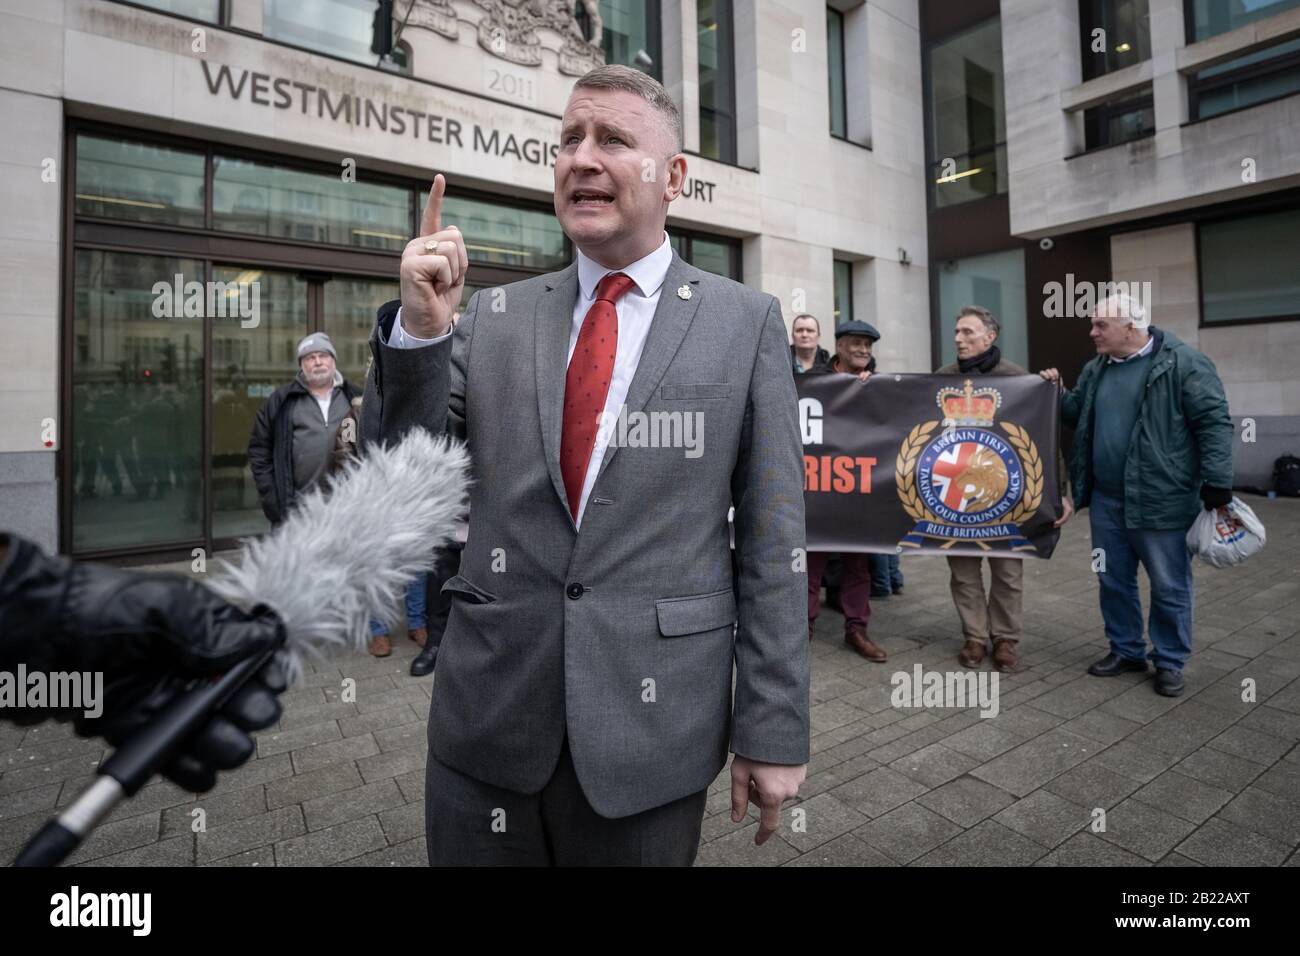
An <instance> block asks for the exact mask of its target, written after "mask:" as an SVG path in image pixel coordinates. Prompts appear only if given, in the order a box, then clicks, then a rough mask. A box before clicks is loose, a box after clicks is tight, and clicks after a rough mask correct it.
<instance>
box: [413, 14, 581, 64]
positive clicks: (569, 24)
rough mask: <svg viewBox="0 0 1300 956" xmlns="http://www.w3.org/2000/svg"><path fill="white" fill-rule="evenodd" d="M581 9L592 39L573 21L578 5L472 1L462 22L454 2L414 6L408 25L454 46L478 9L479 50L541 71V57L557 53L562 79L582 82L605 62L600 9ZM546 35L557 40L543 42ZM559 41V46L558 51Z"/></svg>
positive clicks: (575, 19) (551, 39) (575, 20)
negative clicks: (544, 53)
mask: <svg viewBox="0 0 1300 956" xmlns="http://www.w3.org/2000/svg"><path fill="white" fill-rule="evenodd" d="M581 3H582V8H583V12H584V13H585V14H586V17H587V22H588V24H589V30H590V33H591V38H590V39H589V38H588V37H587V36H585V35H584V33H583V30H582V28H581V26H579V24H578V20H577V18H576V16H575V15H574V10H575V4H574V0H473V7H471V8H470V10H471V12H470V16H469V17H468V18H465V17H461V18H458V13H457V10H456V7H455V6H454V5H453V2H452V0H414V5H413V7H412V9H411V13H410V17H409V18H408V19H407V25H408V26H413V27H423V28H425V29H428V30H432V31H433V32H434V33H437V34H439V35H440V36H444V37H446V38H447V39H449V40H455V39H457V38H458V37H459V35H460V30H459V23H458V19H466V20H468V21H470V22H472V20H470V18H472V17H473V12H472V11H473V9H474V8H477V9H478V11H480V15H479V18H478V24H477V33H478V44H479V46H480V47H482V48H483V49H484V50H486V51H487V52H489V53H491V54H492V55H493V56H495V57H499V58H500V59H502V60H506V61H508V62H510V63H517V64H519V65H520V66H541V65H542V51H543V50H544V49H551V50H555V51H556V54H557V58H558V61H559V69H560V72H561V73H563V74H566V75H568V76H581V75H582V74H584V73H586V72H587V71H588V70H592V69H594V68H595V67H597V66H600V65H601V64H602V63H604V62H605V55H604V51H603V50H602V49H601V45H600V43H601V34H602V32H603V24H602V22H601V16H600V10H599V4H598V2H597V0H581ZM462 5H463V6H469V4H468V3H463V4H462ZM543 33H550V34H554V35H555V36H553V37H548V38H547V39H548V40H549V41H550V42H544V41H543ZM556 39H558V40H559V41H560V42H559V44H558V49H557V43H556Z"/></svg>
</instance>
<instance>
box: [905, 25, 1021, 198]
mask: <svg viewBox="0 0 1300 956" xmlns="http://www.w3.org/2000/svg"><path fill="white" fill-rule="evenodd" d="M923 79H924V85H925V114H926V127H927V137H926V140H927V148H928V149H929V154H930V155H929V160H930V173H931V175H930V189H929V192H930V201H931V205H932V207H933V208H943V207H946V206H952V205H956V204H958V203H963V202H969V201H971V200H974V199H983V198H985V197H987V196H994V195H998V194H1001V193H1005V192H1006V191H1007V169H1006V165H1007V163H1006V138H1007V133H1006V106H1005V101H1004V96H1003V87H1004V84H1003V77H1002V25H1001V21H1000V20H999V18H998V17H990V18H989V19H988V20H985V21H983V22H982V23H979V24H976V25H975V26H973V27H970V28H969V29H966V30H963V31H961V32H959V33H957V34H955V35H953V36H950V37H946V38H944V39H943V40H940V41H939V42H937V43H935V44H933V45H932V46H931V47H930V48H929V49H928V50H926V51H925V56H924V77H923Z"/></svg>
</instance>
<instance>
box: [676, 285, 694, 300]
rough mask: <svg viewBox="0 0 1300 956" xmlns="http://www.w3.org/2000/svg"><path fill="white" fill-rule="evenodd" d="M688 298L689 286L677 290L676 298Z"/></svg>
mask: <svg viewBox="0 0 1300 956" xmlns="http://www.w3.org/2000/svg"><path fill="white" fill-rule="evenodd" d="M690 297H691V287H690V286H688V285H684V286H682V287H681V288H680V289H678V290H677V298H679V299H689V298H690Z"/></svg>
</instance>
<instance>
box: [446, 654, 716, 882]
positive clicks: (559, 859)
mask: <svg viewBox="0 0 1300 956" xmlns="http://www.w3.org/2000/svg"><path fill="white" fill-rule="evenodd" d="M430 637H432V632H431V633H430ZM707 797H708V791H707V790H701V791H699V792H698V793H693V794H690V795H688V796H685V797H682V798H681V799H680V800H674V801H673V802H672V803H666V804H664V805H663V806H661V807H654V808H652V809H650V810H646V811H644V812H642V813H634V814H633V815H632V816H630V817H621V818H620V819H617V820H611V819H609V818H608V817H602V816H601V815H600V814H598V813H597V812H596V811H595V810H593V809H592V807H591V804H589V803H588V802H587V798H586V796H585V795H584V794H583V792H582V787H581V786H580V785H579V783H578V775H577V772H576V771H575V770H574V768H573V758H572V757H570V755H569V744H568V741H567V740H566V741H565V743H564V746H563V748H562V750H561V753H560V761H559V763H558V764H557V765H556V768H555V773H553V774H552V775H551V779H550V780H549V781H548V782H547V784H546V786H545V787H543V788H542V790H541V792H540V793H533V794H523V793H515V792H514V791H512V790H503V789H501V788H500V787H494V786H492V785H491V784H487V783H483V782H482V781H481V780H475V779H474V778H473V777H469V776H466V775H465V774H463V773H461V772H460V771H458V770H453V769H452V768H451V767H448V766H446V765H445V764H443V763H440V762H439V761H438V760H437V758H435V757H434V756H433V754H432V753H431V754H429V762H428V764H427V765H426V767H425V787H424V830H425V836H426V837H427V841H428V851H429V865H430V866H690V865H691V864H692V863H694V862H695V853H696V850H697V849H698V848H699V843H700V827H701V826H702V824H703V822H704V801H705V799H706V798H707Z"/></svg>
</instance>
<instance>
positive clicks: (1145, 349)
mask: <svg viewBox="0 0 1300 956" xmlns="http://www.w3.org/2000/svg"><path fill="white" fill-rule="evenodd" d="M1155 344H1156V338H1155V336H1154V335H1148V336H1147V344H1146V345H1144V346H1142V347H1141V348H1140V349H1138V350H1137V351H1136V352H1134V353H1133V354H1132V355H1125V356H1124V357H1123V358H1118V357H1117V356H1114V355H1112V356H1111V357H1110V361H1111V364H1112V365H1120V364H1121V363H1123V362H1131V361H1133V360H1134V359H1136V358H1141V357H1142V356H1144V355H1146V354H1148V353H1149V352H1150V351H1151V350H1152V349H1153V348H1155Z"/></svg>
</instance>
